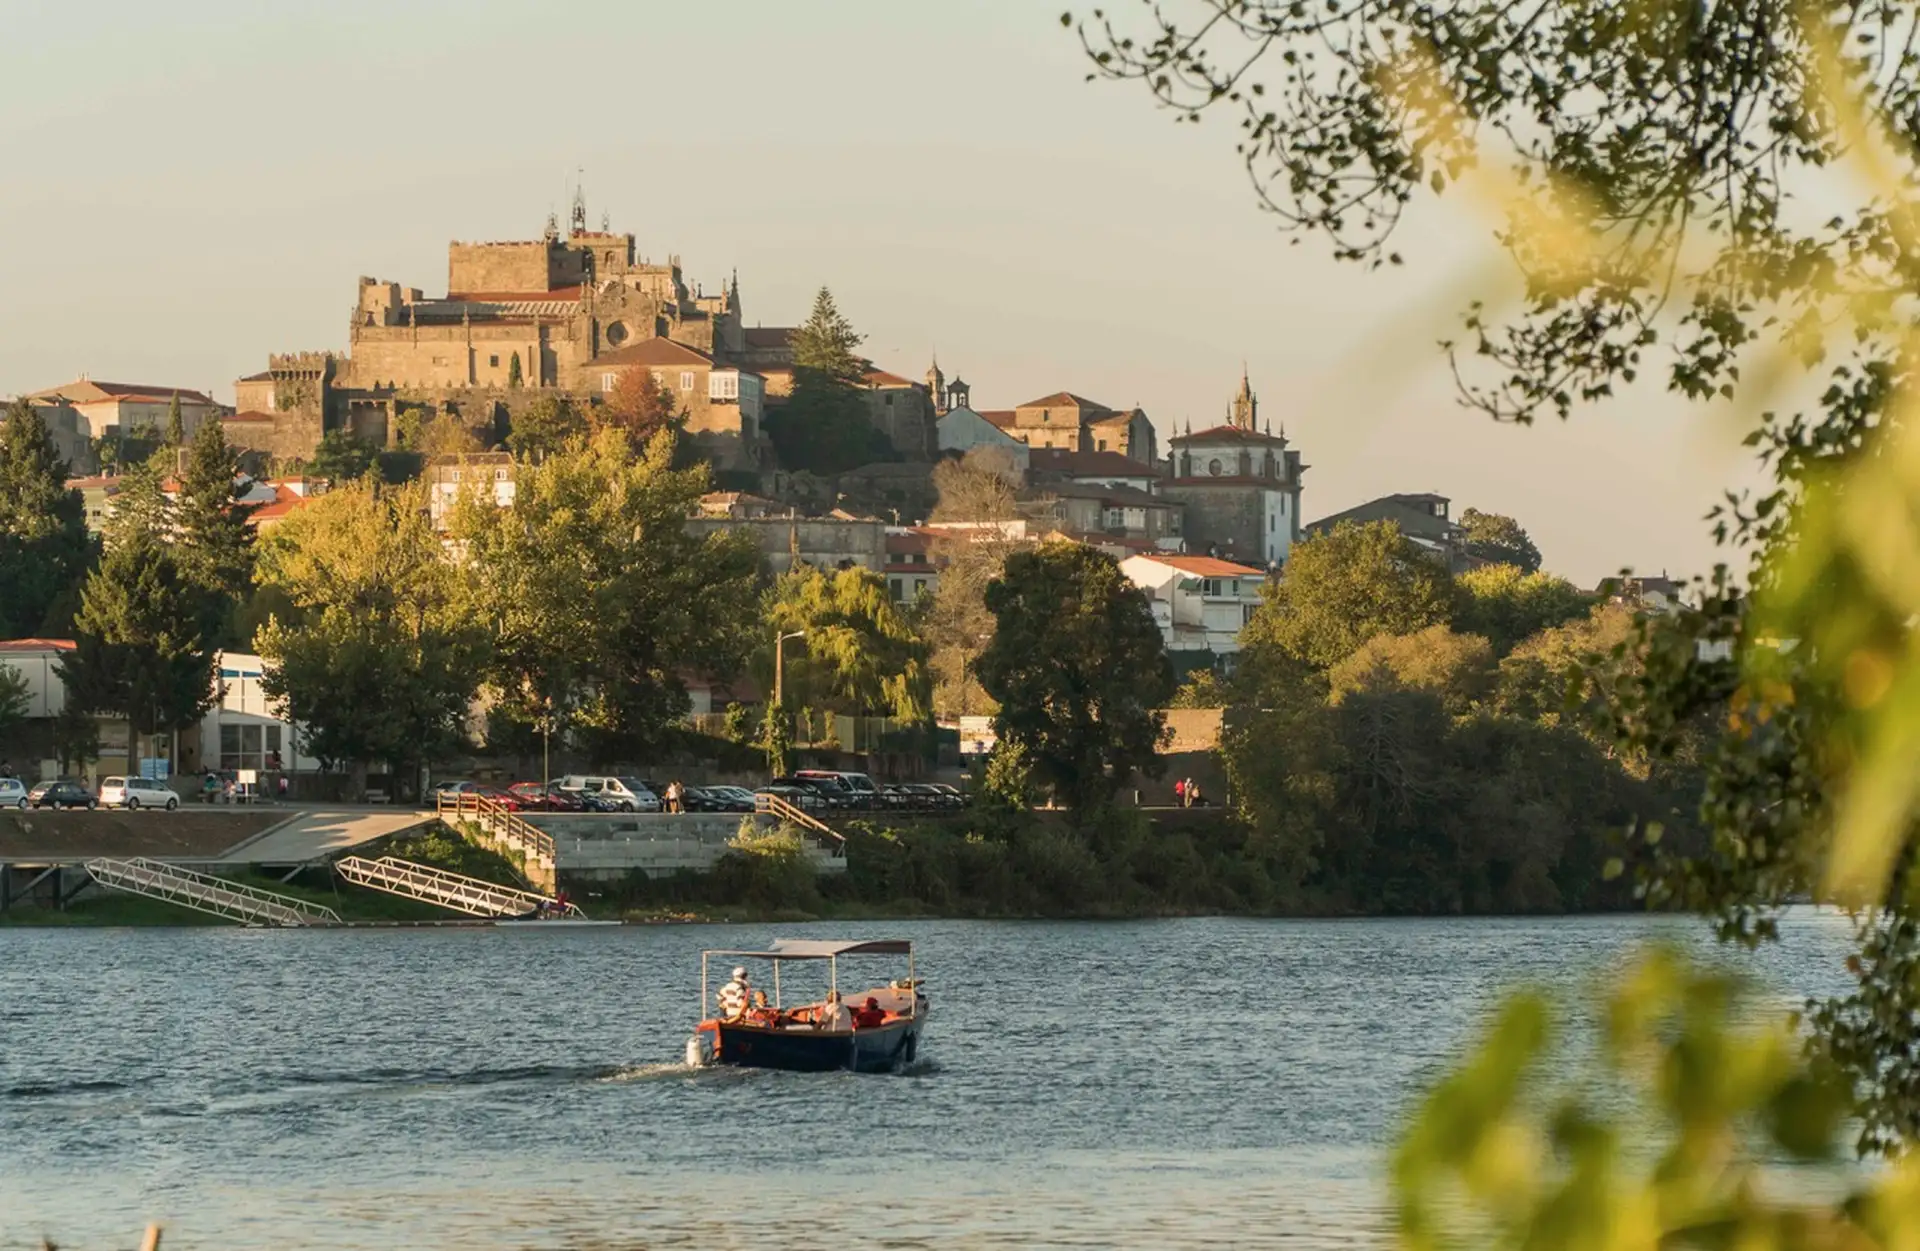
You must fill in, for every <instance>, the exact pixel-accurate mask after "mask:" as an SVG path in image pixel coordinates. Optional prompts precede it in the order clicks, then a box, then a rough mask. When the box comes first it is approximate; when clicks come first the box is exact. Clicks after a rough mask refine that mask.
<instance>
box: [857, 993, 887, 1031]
mask: <svg viewBox="0 0 1920 1251" xmlns="http://www.w3.org/2000/svg"><path fill="white" fill-rule="evenodd" d="M886 1019H887V1014H886V1013H885V1012H882V1011H881V1010H880V1001H879V1000H878V999H875V998H874V997H873V996H871V995H869V996H867V1001H866V1002H865V1003H863V1004H861V1005H860V1006H859V1007H857V1008H855V1009H854V1010H853V1028H855V1029H874V1028H875V1027H877V1026H880V1025H883V1024H885V1023H886Z"/></svg>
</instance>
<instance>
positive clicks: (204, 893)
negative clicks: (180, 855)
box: [86, 857, 340, 926]
mask: <svg viewBox="0 0 1920 1251" xmlns="http://www.w3.org/2000/svg"><path fill="white" fill-rule="evenodd" d="M86 865H87V873H88V875H89V876H91V877H92V878H93V880H94V881H96V882H98V883H100V885H102V886H107V887H111V888H112V889H114V890H118V891H125V892H127V893H128V894H130V895H143V896H145V897H146V898H148V899H162V900H165V901H166V902H168V903H171V904H178V905H179V906H180V907H182V908H191V909H193V910H194V911H195V912H205V913H208V914H210V915H212V916H217V917H226V918H227V919H228V920H230V921H241V922H244V923H246V924H248V925H278V926H302V925H338V924H340V914H339V913H337V912H335V911H334V910H333V909H332V908H327V907H322V906H321V905H320V904H315V903H308V902H307V901H306V900H304V899H295V898H294V897H293V896H291V895H281V894H276V893H275V892H273V891H270V890H261V889H259V888H258V887H253V886H246V885H243V884H242V883H239V882H233V881H229V880H227V879H226V878H220V877H214V876H213V875H212V874H210V873H199V872H196V871H195V870H193V869H187V868H182V867H181V866H179V865H177V864H162V863H161V862H160V861H158V860H148V859H145V858H143V857H135V858H133V859H131V860H115V859H111V858H108V857H98V858H96V859H93V860H89V861H87V862H86Z"/></svg>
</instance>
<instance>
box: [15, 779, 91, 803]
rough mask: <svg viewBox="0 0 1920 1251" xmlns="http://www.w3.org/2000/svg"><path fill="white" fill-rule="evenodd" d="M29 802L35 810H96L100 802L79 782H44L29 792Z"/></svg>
mask: <svg viewBox="0 0 1920 1251" xmlns="http://www.w3.org/2000/svg"><path fill="white" fill-rule="evenodd" d="M27 802H28V803H29V804H31V805H33V806H34V807H35V808H94V807H98V806H99V803H100V800H99V799H98V798H97V797H95V795H94V793H93V792H92V791H90V790H88V789H87V788H86V787H85V786H83V785H81V784H80V783H78V782H68V781H60V782H42V783H40V785H38V786H36V787H34V788H33V789H32V790H30V791H28V792H27Z"/></svg>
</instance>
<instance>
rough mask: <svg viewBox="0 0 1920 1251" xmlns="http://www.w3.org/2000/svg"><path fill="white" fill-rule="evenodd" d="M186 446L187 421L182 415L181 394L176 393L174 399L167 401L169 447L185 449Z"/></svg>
mask: <svg viewBox="0 0 1920 1251" xmlns="http://www.w3.org/2000/svg"><path fill="white" fill-rule="evenodd" d="M186 445H187V427H186V421H185V419H184V418H182V417H181V415H180V393H179V392H178V391H175V392H174V393H173V398H172V399H170V400H168V401H167V446H168V447H185V446H186Z"/></svg>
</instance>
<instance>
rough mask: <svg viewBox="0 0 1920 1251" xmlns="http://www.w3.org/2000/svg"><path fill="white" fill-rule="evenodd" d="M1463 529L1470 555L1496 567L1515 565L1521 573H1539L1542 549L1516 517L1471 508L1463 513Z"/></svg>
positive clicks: (1461, 517) (1461, 520) (1461, 519)
mask: <svg viewBox="0 0 1920 1251" xmlns="http://www.w3.org/2000/svg"><path fill="white" fill-rule="evenodd" d="M1460 529H1461V532H1462V534H1461V537H1462V539H1463V540H1464V542H1465V544H1466V548H1467V551H1468V552H1469V553H1470V554H1471V555H1473V556H1476V557H1478V558H1479V559H1481V560H1485V561H1490V562H1492V563H1494V564H1506V565H1513V566H1514V567H1516V568H1518V569H1519V570H1520V571H1521V572H1522V573H1534V572H1537V571H1538V570H1539V568H1540V549H1539V548H1537V547H1535V546H1534V544H1533V538H1532V536H1530V535H1529V534H1528V533H1527V532H1526V531H1525V530H1523V529H1521V527H1520V523H1519V522H1517V521H1515V520H1514V519H1513V518H1511V517H1508V516H1505V515H1503V514H1500V513H1483V512H1481V511H1480V510H1479V509H1477V508H1469V509H1468V510H1467V511H1465V512H1463V513H1461V514H1460Z"/></svg>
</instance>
